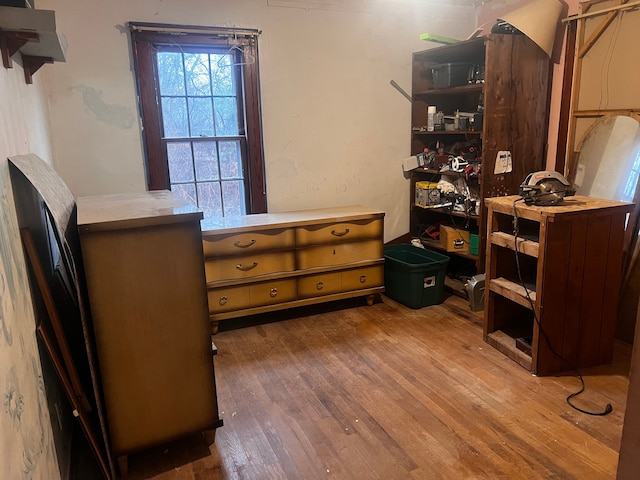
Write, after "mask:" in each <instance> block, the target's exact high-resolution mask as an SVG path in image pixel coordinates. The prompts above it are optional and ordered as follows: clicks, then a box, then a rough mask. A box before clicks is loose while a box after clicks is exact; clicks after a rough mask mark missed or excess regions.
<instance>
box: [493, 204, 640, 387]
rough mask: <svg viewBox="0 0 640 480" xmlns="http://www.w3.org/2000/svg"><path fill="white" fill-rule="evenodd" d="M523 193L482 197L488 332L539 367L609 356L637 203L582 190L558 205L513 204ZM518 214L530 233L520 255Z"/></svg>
mask: <svg viewBox="0 0 640 480" xmlns="http://www.w3.org/2000/svg"><path fill="white" fill-rule="evenodd" d="M519 198H520V197H519V196H516V195H514V196H509V197H494V198H487V199H485V204H486V206H487V212H488V214H487V228H488V234H487V238H488V239H489V241H490V243H489V245H488V248H487V263H486V265H487V268H486V285H487V289H486V296H485V318H484V329H483V335H484V339H485V340H486V342H487V343H489V344H490V345H492V346H494V347H495V348H497V349H498V350H500V351H501V352H502V353H504V354H505V355H507V356H508V357H509V358H511V359H513V360H514V361H516V362H518V363H519V364H520V365H522V366H524V367H525V368H527V369H528V370H530V371H531V372H532V373H535V374H537V375H549V374H553V373H556V372H561V371H564V370H568V369H570V368H571V367H574V368H585V367H593V366H596V365H602V364H605V363H609V362H610V361H611V359H612V356H613V343H614V333H615V319H616V309H617V306H618V293H619V292H618V289H619V286H620V282H621V278H622V277H621V265H622V262H621V258H622V245H623V239H624V233H625V232H624V224H625V218H626V215H627V213H628V212H630V211H631V210H632V209H633V204H629V203H622V202H614V201H608V200H601V199H596V198H589V197H582V196H578V195H576V196H573V197H569V198H567V199H565V200H564V201H563V202H562V203H561V204H559V205H555V206H553V207H544V206H535V205H525V204H523V203H518V204H517V205H516V204H514V202H515V201H517V200H518V199H519ZM514 205H515V207H514ZM514 208H515V211H514ZM516 215H517V218H518V221H519V222H520V231H521V232H522V233H523V234H524V235H525V237H524V238H522V237H520V236H518V239H517V241H518V252H519V253H521V254H522V255H520V256H519V257H518V258H519V261H516V259H514V253H513V251H514V250H515V242H516V237H515V236H514V235H511V234H510V233H508V229H509V228H511V226H512V224H513V220H514V218H515V217H516ZM520 278H522V279H523V280H524V281H525V282H527V283H525V285H526V289H525V286H523V285H522V284H521V283H520V282H519V279H520ZM527 294H528V295H527ZM524 338H526V339H530V341H529V340H527V341H526V342H524V341H523V339H524ZM519 341H520V342H524V343H525V344H526V347H527V348H526V349H528V347H529V346H530V354H527V353H525V352H523V351H522V350H521V348H522V347H521V348H518V346H517V344H518V342H519ZM558 355H560V357H559V356H558Z"/></svg>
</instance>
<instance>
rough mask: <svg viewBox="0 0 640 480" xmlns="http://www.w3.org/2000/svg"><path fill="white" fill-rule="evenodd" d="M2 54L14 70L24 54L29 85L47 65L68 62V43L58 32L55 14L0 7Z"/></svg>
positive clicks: (8, 66) (5, 64)
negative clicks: (17, 57) (35, 75)
mask: <svg viewBox="0 0 640 480" xmlns="http://www.w3.org/2000/svg"><path fill="white" fill-rule="evenodd" d="M0 51H1V53H2V64H3V65H4V67H5V68H13V57H14V56H15V55H16V54H17V53H20V55H21V56H22V66H23V68H24V78H25V82H26V83H27V84H31V83H33V74H34V73H35V72H36V71H37V70H38V69H40V67H42V66H43V65H45V64H49V63H53V62H65V61H66V55H67V41H66V39H65V37H64V35H62V34H61V33H59V32H58V31H57V29H56V19H55V12H54V11H52V10H36V9H33V8H26V7H25V8H22V7H6V6H0Z"/></svg>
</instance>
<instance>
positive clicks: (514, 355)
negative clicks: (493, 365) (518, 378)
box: [485, 330, 533, 371]
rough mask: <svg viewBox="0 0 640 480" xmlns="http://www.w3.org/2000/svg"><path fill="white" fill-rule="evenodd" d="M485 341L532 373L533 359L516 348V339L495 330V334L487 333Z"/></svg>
mask: <svg viewBox="0 0 640 480" xmlns="http://www.w3.org/2000/svg"><path fill="white" fill-rule="evenodd" d="M485 340H486V342H487V343H488V344H489V345H491V346H492V347H494V348H495V349H496V350H499V351H500V352H502V353H503V354H505V355H506V356H507V357H509V358H510V359H512V360H513V361H515V362H517V363H519V364H520V365H522V366H523V367H524V368H526V369H527V370H529V371H532V366H533V359H532V358H531V356H529V355H527V354H526V353H525V352H523V351H522V350H520V349H518V348H517V347H516V339H515V338H513V337H512V336H510V335H508V334H506V333H505V332H503V331H502V330H496V331H495V332H490V333H487V335H486V338H485Z"/></svg>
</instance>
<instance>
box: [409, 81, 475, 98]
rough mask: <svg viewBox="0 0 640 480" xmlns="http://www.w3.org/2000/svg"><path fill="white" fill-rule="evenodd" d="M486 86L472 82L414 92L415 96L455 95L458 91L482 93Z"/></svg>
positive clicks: (462, 92)
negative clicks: (458, 85)
mask: <svg viewBox="0 0 640 480" xmlns="http://www.w3.org/2000/svg"><path fill="white" fill-rule="evenodd" d="M483 87H484V83H471V84H468V85H462V86H460V87H452V88H432V89H429V90H423V91H420V92H414V94H413V96H414V98H415V97H417V98H420V97H421V96H423V95H424V96H429V97H433V96H436V95H455V94H456V93H461V94H466V93H481V92H482V89H483Z"/></svg>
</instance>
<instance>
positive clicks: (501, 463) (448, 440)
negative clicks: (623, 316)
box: [129, 296, 631, 480]
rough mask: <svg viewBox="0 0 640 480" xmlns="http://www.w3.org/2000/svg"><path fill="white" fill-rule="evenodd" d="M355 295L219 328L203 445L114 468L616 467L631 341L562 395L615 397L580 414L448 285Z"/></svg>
mask: <svg viewBox="0 0 640 480" xmlns="http://www.w3.org/2000/svg"><path fill="white" fill-rule="evenodd" d="M363 303H364V302H363V301H362V300H361V299H357V300H354V301H348V302H342V303H340V304H338V305H333V307H334V308H333V309H331V306H321V307H318V306H316V307H313V308H309V309H305V310H298V311H296V312H293V313H288V312H280V313H279V314H275V315H263V316H262V317H261V319H262V321H266V322H270V323H262V324H253V325H252V324H251V323H250V322H248V323H247V326H244V327H243V328H238V329H235V330H228V331H221V332H220V333H219V334H218V335H216V336H215V337H214V341H215V343H216V345H217V347H218V352H219V353H218V355H217V357H216V360H215V361H216V374H217V384H218V399H219V406H220V409H221V416H222V418H223V419H224V426H223V427H222V428H220V429H219V430H218V431H217V435H216V439H215V443H214V444H213V445H211V446H210V447H209V446H207V444H206V443H205V442H204V440H203V438H202V436H200V435H196V436H194V437H191V438H187V439H183V440H181V441H177V442H175V443H172V444H170V445H165V446H163V447H159V448H156V449H153V450H149V451H146V452H140V453H138V454H135V455H132V456H130V458H129V468H130V475H129V478H130V479H133V480H140V479H161V480H169V479H171V480H187V479H189V480H196V479H197V480H204V479H321V478H322V479H324V478H331V479H367V480H368V479H385V480H387V479H496V478H503V479H519V478H527V479H535V478H544V479H548V478H556V479H571V478H576V479H587V478H588V479H590V480H591V479H612V478H615V471H616V466H617V459H618V449H619V444H620V438H621V433H622V423H623V418H624V410H625V401H626V392H627V386H628V369H629V362H630V355H631V348H630V346H628V345H626V344H623V343H618V344H617V345H616V349H615V358H614V363H613V364H612V365H608V366H605V367H597V368H591V369H588V370H586V369H585V370H584V371H583V372H582V373H583V375H584V378H585V381H586V383H587V391H586V393H584V394H583V395H581V396H580V397H579V398H578V400H577V401H576V402H577V403H579V405H580V406H582V407H583V408H588V409H593V410H602V409H603V407H604V405H605V404H606V403H611V404H612V405H613V408H614V410H613V413H611V414H610V415H608V416H606V417H593V416H589V415H585V414H582V413H579V412H577V411H575V410H573V409H572V408H570V407H569V406H568V405H567V404H566V402H565V398H566V396H567V395H568V394H569V393H571V392H574V391H575V390H577V389H578V388H579V382H578V380H577V379H576V378H575V377H573V376H571V375H566V376H557V377H534V376H532V375H531V374H530V373H528V372H527V371H526V370H524V369H523V368H522V367H520V366H519V365H517V364H516V363H514V362H513V361H511V360H509V359H508V358H507V357H505V356H504V355H502V354H501V353H499V352H498V351H497V350H495V349H493V348H492V347H490V346H489V345H487V344H486V343H484V342H483V340H482V325H481V312H480V313H472V312H470V310H469V308H468V305H467V302H466V301H465V300H463V299H461V298H459V297H455V296H451V297H448V298H447V299H446V300H445V302H444V303H443V304H442V305H438V306H433V307H427V308H423V309H420V310H410V309H408V308H406V307H404V306H402V305H400V304H398V303H396V302H394V301H392V300H390V299H389V298H387V297H385V296H382V297H381V300H380V302H377V303H375V304H374V305H373V306H371V307H367V306H363ZM337 307H340V308H339V309H338V308H337ZM250 320H252V319H250ZM253 320H255V319H253ZM274 320H279V321H274ZM223 327H224V325H221V328H223Z"/></svg>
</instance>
